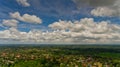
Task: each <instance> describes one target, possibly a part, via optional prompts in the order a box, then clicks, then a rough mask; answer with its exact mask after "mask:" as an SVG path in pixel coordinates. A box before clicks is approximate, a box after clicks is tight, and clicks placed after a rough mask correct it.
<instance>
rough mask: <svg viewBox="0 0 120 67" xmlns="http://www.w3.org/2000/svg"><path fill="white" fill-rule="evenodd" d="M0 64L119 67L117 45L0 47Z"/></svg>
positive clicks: (1, 66)
mask: <svg viewBox="0 0 120 67" xmlns="http://www.w3.org/2000/svg"><path fill="white" fill-rule="evenodd" d="M0 67H120V46H119V45H109V46H108V45H36V46H32V45H31V46H25V45H19V46H17V45H11V46H9V45H8V46H0Z"/></svg>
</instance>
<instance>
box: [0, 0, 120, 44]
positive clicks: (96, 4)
mask: <svg viewBox="0 0 120 67" xmlns="http://www.w3.org/2000/svg"><path fill="white" fill-rule="evenodd" d="M29 43H30V44H31V43H32V44H39V43H40V44H46V43H48V44H120V0H0V44H29Z"/></svg>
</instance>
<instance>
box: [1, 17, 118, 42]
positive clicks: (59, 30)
mask: <svg viewBox="0 0 120 67" xmlns="http://www.w3.org/2000/svg"><path fill="white" fill-rule="evenodd" d="M49 27H50V28H52V29H53V31H47V32H42V31H40V30H32V31H29V32H21V31H18V30H17V29H16V28H13V27H12V28H10V29H9V30H4V31H0V38H4V39H5V38H6V39H12V40H17V41H20V42H40V43H46V42H47V43H116V42H119V41H120V36H119V35H120V26H119V25H116V24H111V23H109V22H108V21H101V22H97V23H96V22H95V21H94V19H93V18H84V19H81V20H80V21H74V22H71V21H61V20H60V21H58V22H54V23H52V24H50V25H49ZM4 33H5V34H4Z"/></svg>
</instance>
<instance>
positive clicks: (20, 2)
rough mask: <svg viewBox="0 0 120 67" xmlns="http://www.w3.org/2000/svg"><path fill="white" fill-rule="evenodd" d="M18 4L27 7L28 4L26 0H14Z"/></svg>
mask: <svg viewBox="0 0 120 67" xmlns="http://www.w3.org/2000/svg"><path fill="white" fill-rule="evenodd" d="M16 1H17V3H18V4H20V5H22V6H24V7H29V6H30V4H29V3H28V2H27V0H16Z"/></svg>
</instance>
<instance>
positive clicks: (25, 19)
mask: <svg viewBox="0 0 120 67" xmlns="http://www.w3.org/2000/svg"><path fill="white" fill-rule="evenodd" d="M10 16H11V17H12V18H15V19H17V20H20V21H23V22H28V23H35V24H40V23H42V20H41V19H40V18H39V17H37V16H36V15H29V14H24V15H23V16H21V15H20V13H19V12H15V13H10Z"/></svg>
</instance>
